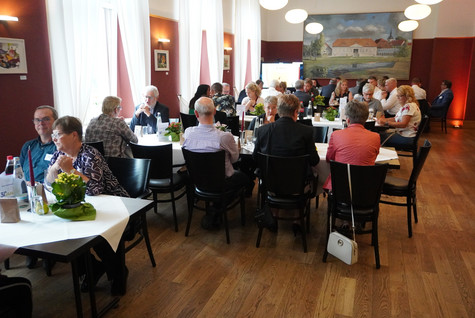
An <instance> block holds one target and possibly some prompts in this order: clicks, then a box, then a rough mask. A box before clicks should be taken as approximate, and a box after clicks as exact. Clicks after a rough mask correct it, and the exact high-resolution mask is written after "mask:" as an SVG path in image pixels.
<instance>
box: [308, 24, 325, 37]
mask: <svg viewBox="0 0 475 318" xmlns="http://www.w3.org/2000/svg"><path fill="white" fill-rule="evenodd" d="M305 31H307V32H308V33H310V34H318V33H320V32H322V31H323V25H321V24H320V23H317V22H312V23H309V24H307V25H306V26H305Z"/></svg>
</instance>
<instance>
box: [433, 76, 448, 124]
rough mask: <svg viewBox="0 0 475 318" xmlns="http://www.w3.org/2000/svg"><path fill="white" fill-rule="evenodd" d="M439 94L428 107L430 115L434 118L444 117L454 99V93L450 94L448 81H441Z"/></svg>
mask: <svg viewBox="0 0 475 318" xmlns="http://www.w3.org/2000/svg"><path fill="white" fill-rule="evenodd" d="M440 88H441V90H442V91H441V92H440V94H439V96H437V97H436V98H435V99H434V101H433V102H432V104H431V106H430V115H431V116H434V117H443V116H445V114H446V112H447V110H448V108H449V106H450V104H451V103H452V100H453V99H454V93H453V92H452V89H451V88H452V82H451V81H449V80H443V81H442V84H441V85H440Z"/></svg>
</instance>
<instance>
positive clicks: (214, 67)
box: [202, 0, 224, 84]
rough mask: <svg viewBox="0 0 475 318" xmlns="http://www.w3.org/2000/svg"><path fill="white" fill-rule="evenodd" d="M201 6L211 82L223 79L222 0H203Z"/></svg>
mask: <svg viewBox="0 0 475 318" xmlns="http://www.w3.org/2000/svg"><path fill="white" fill-rule="evenodd" d="M203 2H204V3H203V6H202V8H203V9H204V10H203V12H202V14H203V15H204V17H206V18H205V19H203V26H202V29H203V30H206V40H207V49H208V61H209V75H210V79H211V84H213V83H215V82H219V83H221V82H222V81H223V65H224V28H223V1H222V0H204V1H203Z"/></svg>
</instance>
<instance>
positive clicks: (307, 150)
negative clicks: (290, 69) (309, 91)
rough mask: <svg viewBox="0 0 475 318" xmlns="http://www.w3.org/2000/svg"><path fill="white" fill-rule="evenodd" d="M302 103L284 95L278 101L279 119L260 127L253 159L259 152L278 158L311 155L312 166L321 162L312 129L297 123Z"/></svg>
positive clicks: (295, 98)
mask: <svg viewBox="0 0 475 318" xmlns="http://www.w3.org/2000/svg"><path fill="white" fill-rule="evenodd" d="M299 104H300V102H299V100H298V98H297V97H296V96H294V95H287V94H283V95H281V96H279V97H278V100H277V113H278V114H279V119H278V120H277V121H275V122H273V123H271V124H267V125H264V126H261V127H259V129H257V131H256V142H255V147H254V153H253V157H254V158H257V154H258V153H259V152H262V153H266V154H272V155H276V156H299V155H306V154H309V155H310V160H309V164H310V166H316V165H317V164H318V162H319V161H320V158H319V157H318V154H317V150H316V149H315V143H314V141H313V129H312V127H309V126H305V125H302V124H299V123H297V122H296V121H297V117H298V115H299V107H300V105H299Z"/></svg>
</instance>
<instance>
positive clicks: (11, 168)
mask: <svg viewBox="0 0 475 318" xmlns="http://www.w3.org/2000/svg"><path fill="white" fill-rule="evenodd" d="M14 170H15V164H14V163H13V156H7V164H6V165H5V175H7V176H8V175H13V171H14Z"/></svg>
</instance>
